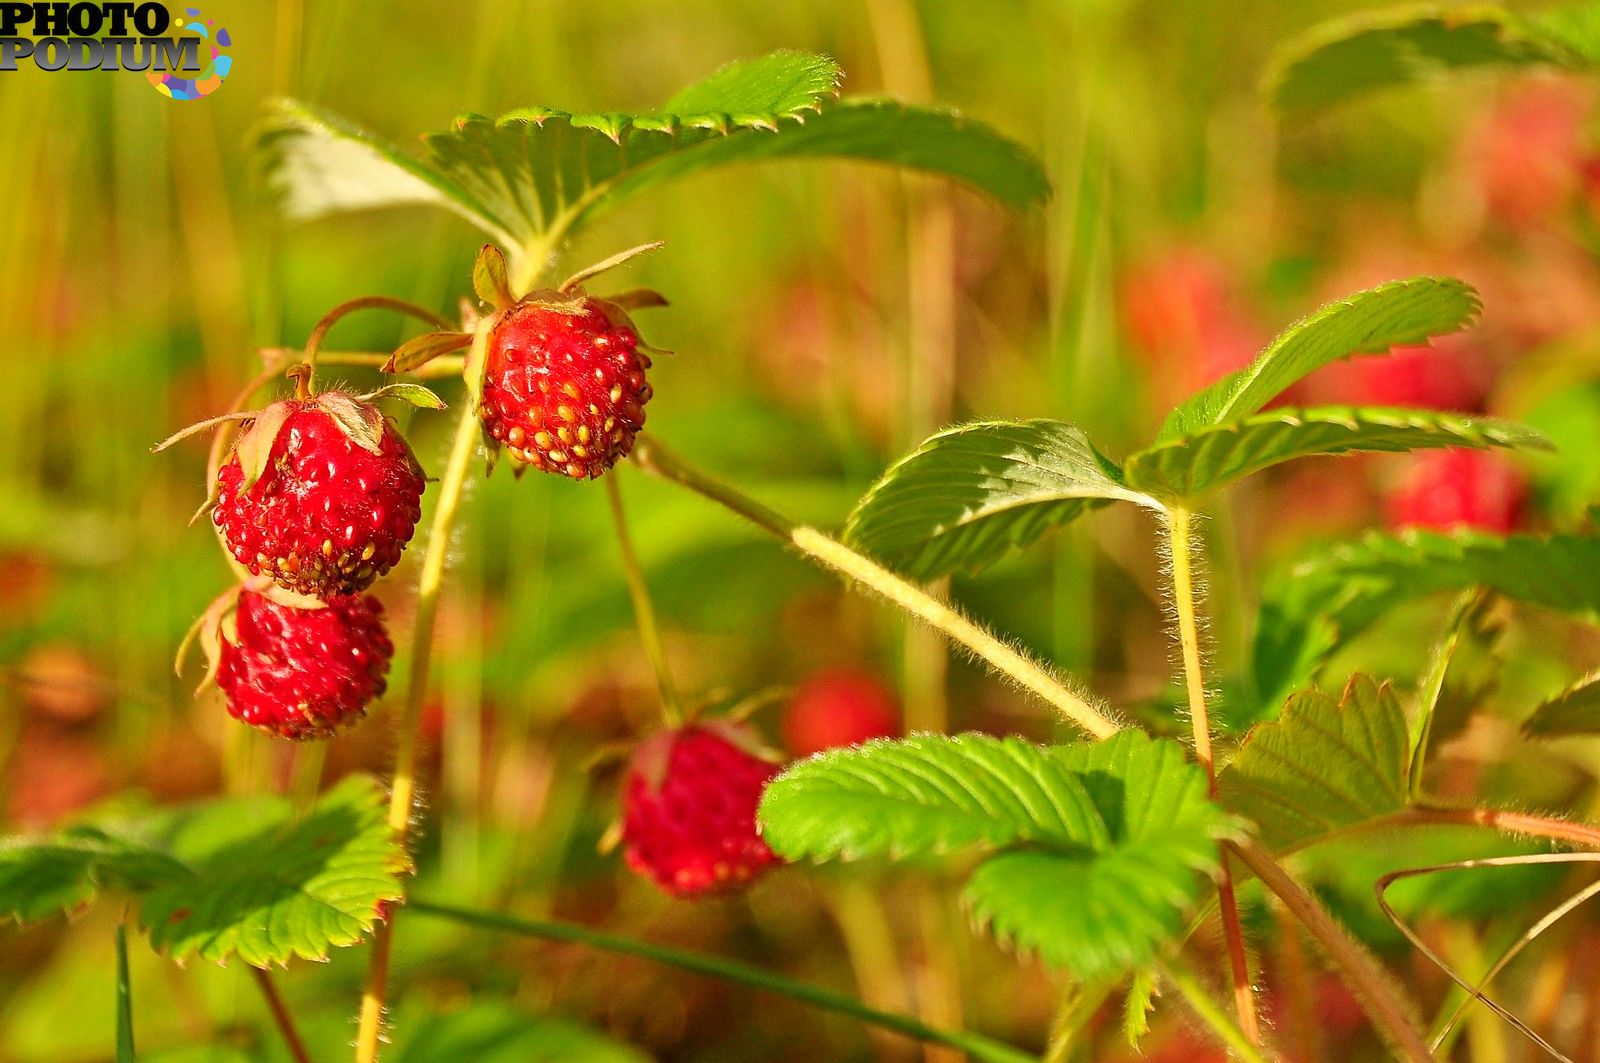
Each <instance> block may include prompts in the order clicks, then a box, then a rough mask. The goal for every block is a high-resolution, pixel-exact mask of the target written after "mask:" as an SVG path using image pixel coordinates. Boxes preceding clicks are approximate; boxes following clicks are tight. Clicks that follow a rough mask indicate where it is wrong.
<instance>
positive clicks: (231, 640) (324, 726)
mask: <svg viewBox="0 0 1600 1063" xmlns="http://www.w3.org/2000/svg"><path fill="white" fill-rule="evenodd" d="M230 627H231V628H232V631H231V632H230V631H229V630H228V629H229V628H230ZM220 643H221V647H220V653H219V658H218V662H217V686H218V687H219V688H220V689H221V690H222V693H223V695H224V696H225V697H226V698H227V703H228V712H229V714H230V715H232V716H233V717H234V718H235V719H237V720H242V721H244V722H245V723H247V724H250V725H251V726H252V727H260V728H262V729H263V730H266V731H270V732H272V733H273V734H276V735H279V736H281V737H283V738H294V739H302V738H324V737H327V736H328V735H331V734H333V733H334V732H335V731H337V730H338V729H339V728H340V727H341V726H342V725H344V724H347V723H349V722H351V721H353V720H357V719H360V718H361V717H362V716H364V715H365V714H366V709H367V705H368V704H369V703H371V702H372V701H374V700H375V699H377V698H378V697H379V696H380V695H382V694H383V691H384V687H385V685H386V682H385V677H386V676H387V675H388V672H389V661H390V658H392V657H393V656H394V643H392V642H391V641H390V640H389V633H388V632H387V631H386V630H385V628H384V623H383V606H382V605H381V604H379V602H378V600H377V599H376V598H374V597H372V596H371V595H351V596H348V597H344V598H335V599H332V600H331V601H329V602H328V603H327V606H326V607H325V608H322V609H300V608H296V607H295V606H291V605H280V604H278V603H277V602H274V601H272V600H271V599H270V598H267V597H265V596H264V595H261V594H257V593H255V592H254V591H249V590H245V591H241V592H240V594H239V598H238V603H237V606H236V608H235V610H234V615H233V618H232V623H231V624H227V625H224V627H223V630H222V632H221V638H220Z"/></svg>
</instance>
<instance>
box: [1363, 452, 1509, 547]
mask: <svg viewBox="0 0 1600 1063" xmlns="http://www.w3.org/2000/svg"><path fill="white" fill-rule="evenodd" d="M1527 496H1528V483H1527V479H1526V477H1524V476H1523V475H1522V473H1521V471H1520V470H1518V469H1517V467H1516V466H1514V465H1512V464H1511V462H1509V461H1508V460H1507V459H1506V458H1504V457H1502V456H1501V455H1499V454H1497V453H1495V452H1493V451H1487V450H1439V451H1433V452H1431V453H1427V454H1419V455H1417V456H1416V458H1415V459H1414V460H1413V463H1412V465H1411V467H1410V468H1409V470H1408V471H1407V472H1406V474H1405V476H1404V478H1403V479H1402V480H1401V481H1400V483H1399V485H1398V486H1397V487H1396V488H1395V490H1394V491H1393V493H1392V494H1390V496H1389V524H1390V526H1391V527H1394V528H1433V529H1436V530H1438V531H1448V530H1450V529H1451V528H1460V527H1467V528H1478V529H1481V530H1483V531H1489V532H1497V533H1500V534H1504V533H1506V532H1510V531H1512V530H1514V529H1515V528H1516V527H1517V525H1518V524H1519V523H1520V522H1521V517H1522V509H1523V504H1524V503H1525V502H1526V501H1527Z"/></svg>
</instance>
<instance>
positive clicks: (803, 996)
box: [409, 900, 1033, 1063]
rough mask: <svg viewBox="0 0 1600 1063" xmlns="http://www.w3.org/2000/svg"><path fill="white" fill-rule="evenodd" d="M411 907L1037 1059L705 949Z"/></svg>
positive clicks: (991, 1052) (1011, 1057) (987, 1056)
mask: <svg viewBox="0 0 1600 1063" xmlns="http://www.w3.org/2000/svg"><path fill="white" fill-rule="evenodd" d="M409 908H410V910H411V911H413V912H416V913H418V914H420V915H431V916H435V917H438V918H441V919H449V920H453V921H454V922H458V923H465V924H467V925H469V926H477V927H482V928H484V929H487V930H499V931H503V932H506V933H510V934H520V935H523V936H525V937H536V938H543V939H545V940H547V941H569V942H575V943H577V944H580V945H588V946H590V947H591V948H597V949H603V950H605V951H607V952H616V953H621V954H622V955H625V956H638V957H641V958H643V959H647V960H654V961H655V962H657V963H664V964H667V965H668V966H670V967H676V968H678V969H679V970H684V971H693V972H694V973H696V974H703V975H709V976H710V977H712V978H721V979H723V980H725V981H729V982H737V983H739V984H741V985H747V986H751V987H752V988H755V989H763V990H766V991H768V992H771V993H778V994H780V995H782V996H786V997H789V998H790V999H791V1000H798V1001H800V1002H802V1003H805V1004H810V1005H812V1006H813V1007H818V1008H822V1009H824V1010H827V1011H834V1012H838V1013H839V1014H841V1015H849V1016H851V1017H852V1018H856V1019H860V1020H861V1021H862V1022H866V1023H871V1024H872V1025H874V1026H880V1027H882V1028H883V1029H886V1030H893V1031H895V1032H896V1033H901V1034H904V1035H905V1036H907V1037H914V1038H916V1039H917V1040H919V1041H927V1042H931V1043H933V1044H941V1045H949V1046H950V1047H952V1048H959V1049H961V1050H962V1051H964V1052H967V1053H969V1054H970V1055H971V1056H972V1057H973V1058H974V1059H978V1060H984V1061H987V1063H1025V1061H1029V1060H1032V1058H1033V1057H1031V1056H1029V1055H1028V1054H1027V1053H1025V1052H1021V1051H1019V1050H1018V1049H1015V1048H1012V1047H1011V1046H1010V1045H1006V1044H1002V1043H1001V1042H999V1041H995V1040H992V1039H991V1038H988V1037H984V1036H982V1035H981V1034H975V1033H967V1032H966V1031H962V1030H944V1029H939V1028H937V1027H933V1026H929V1025H927V1024H925V1023H923V1022H921V1021H919V1020H918V1019H915V1018H912V1017H911V1016H909V1015H895V1014H892V1013H889V1012H883V1011H878V1010H876V1009H874V1008H869V1007H867V1006H866V1005H865V1004H863V1003H861V1002H860V1001H859V1000H856V999H855V998H853V997H848V996H845V995H844V994H842V993H835V992H834V991H832V990H831V989H824V988H822V987H821V986H815V985H810V984H808V983H805V982H797V981H794V980H793V979H790V978H785V977H783V976H782V975H777V974H773V973H772V972H770V971H766V970H763V969H762V968H760V967H755V966H752V965H751V964H747V963H740V962H739V961H737V960H727V959H723V958H722V957H720V956H709V955H706V954H705V953H702V952H685V951H682V950H679V949H673V948H667V947H665V946H662V945H655V944H651V943H650V942H648V941H639V940H637V939H636V938H628V937H621V936H619V935H616V934H607V933H605V932H603V931H598V930H590V929H589V928H587V927H582V926H577V925H575V924H573V923H561V922H555V921H553V920H547V919H518V918H516V917H514V916H509V915H502V914H500V913H498V912H478V911H472V910H470V909H466V908H455V907H450V906H447V905H442V904H432V903H430V902H427V901H420V900H419V901H412V902H411V904H410V905H409Z"/></svg>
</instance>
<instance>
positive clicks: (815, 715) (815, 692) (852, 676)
mask: <svg viewBox="0 0 1600 1063" xmlns="http://www.w3.org/2000/svg"><path fill="white" fill-rule="evenodd" d="M899 733H900V702H899V699H897V698H896V697H895V695H894V691H892V690H890V689H889V688H888V686H886V685H885V684H884V683H883V681H882V680H880V679H878V677H876V676H874V675H871V674H869V673H867V672H863V671H859V670H856V669H850V668H840V669H835V670H833V671H827V672H818V673H817V674H816V675H813V676H811V677H810V678H809V679H807V680H806V681H805V682H804V683H801V684H800V686H799V688H798V689H797V690H796V691H795V692H794V698H793V699H792V700H790V702H789V711H788V712H787V713H785V714H784V718H783V740H784V744H785V745H787V746H788V747H789V752H790V753H792V754H794V755H795V756H797V757H809V756H811V755H812V754H813V753H821V752H822V751H823V750H825V749H835V748H837V747H840V746H858V745H860V744H861V743H862V742H865V741H867V740H868V739H871V738H893V737H894V736H896V735H898V734H899Z"/></svg>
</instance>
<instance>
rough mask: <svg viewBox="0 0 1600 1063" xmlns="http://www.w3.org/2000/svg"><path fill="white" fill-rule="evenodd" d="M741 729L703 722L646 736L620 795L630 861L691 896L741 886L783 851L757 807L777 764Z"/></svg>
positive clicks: (666, 885) (664, 885) (658, 881)
mask: <svg viewBox="0 0 1600 1063" xmlns="http://www.w3.org/2000/svg"><path fill="white" fill-rule="evenodd" d="M749 743H750V740H749V738H748V736H747V734H746V733H745V732H744V731H741V730H739V729H737V728H734V727H731V726H728V725H726V724H716V723H702V724H693V725H690V726H688V727H683V728H679V729H677V730H672V731H663V732H661V733H660V734H657V735H654V736H653V737H651V738H649V739H647V740H645V741H644V742H643V743H641V744H640V745H639V747H638V748H637V749H636V750H635V751H634V754H633V761H632V763H631V764H630V765H629V768H628V774H627V778H626V780H625V781H624V783H623V795H622V840H623V843H624V846H625V849H624V852H623V855H624V857H625V858H626V860H627V862H628V866H629V867H631V868H633V870H635V871H637V872H638V873H639V874H641V875H646V876H648V877H649V878H651V879H653V880H654V881H655V882H656V884H657V885H659V886H660V887H661V888H662V889H663V890H665V891H666V892H668V893H670V894H672V895H673V896H674V897H680V898H683V899H686V900H689V899H694V898H698V897H706V896H712V895H715V894H719V893H729V892H733V891H736V890H739V889H742V888H744V887H745V886H747V885H749V883H750V882H751V881H753V880H754V879H755V878H756V876H758V875H760V874H761V873H762V872H763V871H765V870H766V869H767V868H768V867H770V866H771V865H773V864H775V863H777V862H778V857H777V856H776V855H775V854H774V853H773V852H772V850H771V849H769V848H767V843H766V842H764V841H762V840H761V837H760V835H759V834H757V833H756V805H757V804H758V803H760V800H761V792H762V790H763V789H764V788H765V787H766V785H767V780H768V779H770V778H772V776H773V775H774V774H775V773H776V772H777V770H778V766H777V765H776V764H773V763H772V762H770V761H767V760H764V759H762V758H761V757H758V756H756V755H755V754H754V753H752V752H750V751H749V749H747V748H746V747H747V746H748V745H749Z"/></svg>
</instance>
